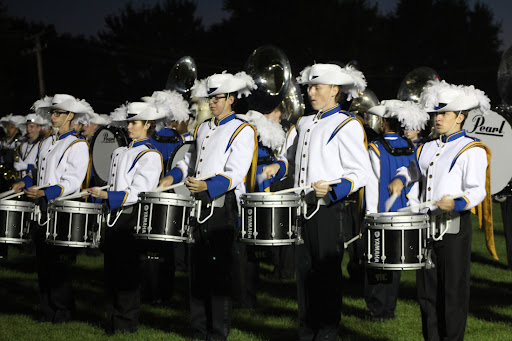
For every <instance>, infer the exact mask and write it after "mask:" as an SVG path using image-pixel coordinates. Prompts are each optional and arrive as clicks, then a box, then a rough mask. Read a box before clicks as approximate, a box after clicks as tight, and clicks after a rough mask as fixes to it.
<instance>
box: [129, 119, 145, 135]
mask: <svg viewBox="0 0 512 341" xmlns="http://www.w3.org/2000/svg"><path fill="white" fill-rule="evenodd" d="M148 129H149V123H145V122H143V121H129V122H128V136H129V137H130V138H131V139H133V140H140V139H143V138H146V137H148Z"/></svg>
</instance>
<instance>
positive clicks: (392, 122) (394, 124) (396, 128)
mask: <svg viewBox="0 0 512 341" xmlns="http://www.w3.org/2000/svg"><path fill="white" fill-rule="evenodd" d="M384 120H385V121H386V122H387V123H388V126H389V129H390V130H391V131H392V132H395V133H398V134H399V135H403V134H404V128H403V127H402V125H401V124H400V121H399V120H398V118H396V117H387V118H384Z"/></svg>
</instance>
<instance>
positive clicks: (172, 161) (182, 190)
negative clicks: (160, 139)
mask: <svg viewBox="0 0 512 341" xmlns="http://www.w3.org/2000/svg"><path fill="white" fill-rule="evenodd" d="M193 144H194V141H187V142H185V143H183V144H182V145H180V146H178V147H176V149H174V151H173V152H172V155H171V157H170V158H169V160H168V161H167V166H166V169H165V172H166V173H167V172H169V171H170V170H171V169H173V168H174V167H176V164H177V163H178V162H179V161H181V160H183V159H184V158H185V154H187V153H188V152H189V150H190V148H192V145H193ZM174 192H175V193H177V194H181V195H186V196H190V191H189V190H188V189H187V187H185V186H179V187H176V188H175V189H174Z"/></svg>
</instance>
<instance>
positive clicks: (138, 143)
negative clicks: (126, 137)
mask: <svg viewBox="0 0 512 341" xmlns="http://www.w3.org/2000/svg"><path fill="white" fill-rule="evenodd" d="M148 140H149V137H146V138H145V139H141V140H137V141H132V142H131V143H130V146H129V147H128V148H135V147H138V146H142V145H143V144H146V143H147V142H148Z"/></svg>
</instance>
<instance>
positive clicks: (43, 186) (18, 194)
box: [0, 184, 50, 200]
mask: <svg viewBox="0 0 512 341" xmlns="http://www.w3.org/2000/svg"><path fill="white" fill-rule="evenodd" d="M48 186H50V184H46V185H42V186H37V187H36V188H34V189H43V188H46V187H48ZM23 194H25V192H18V193H14V194H13V195H9V196H7V197H5V198H2V199H0V200H8V199H11V198H15V197H19V196H20V195H23Z"/></svg>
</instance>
